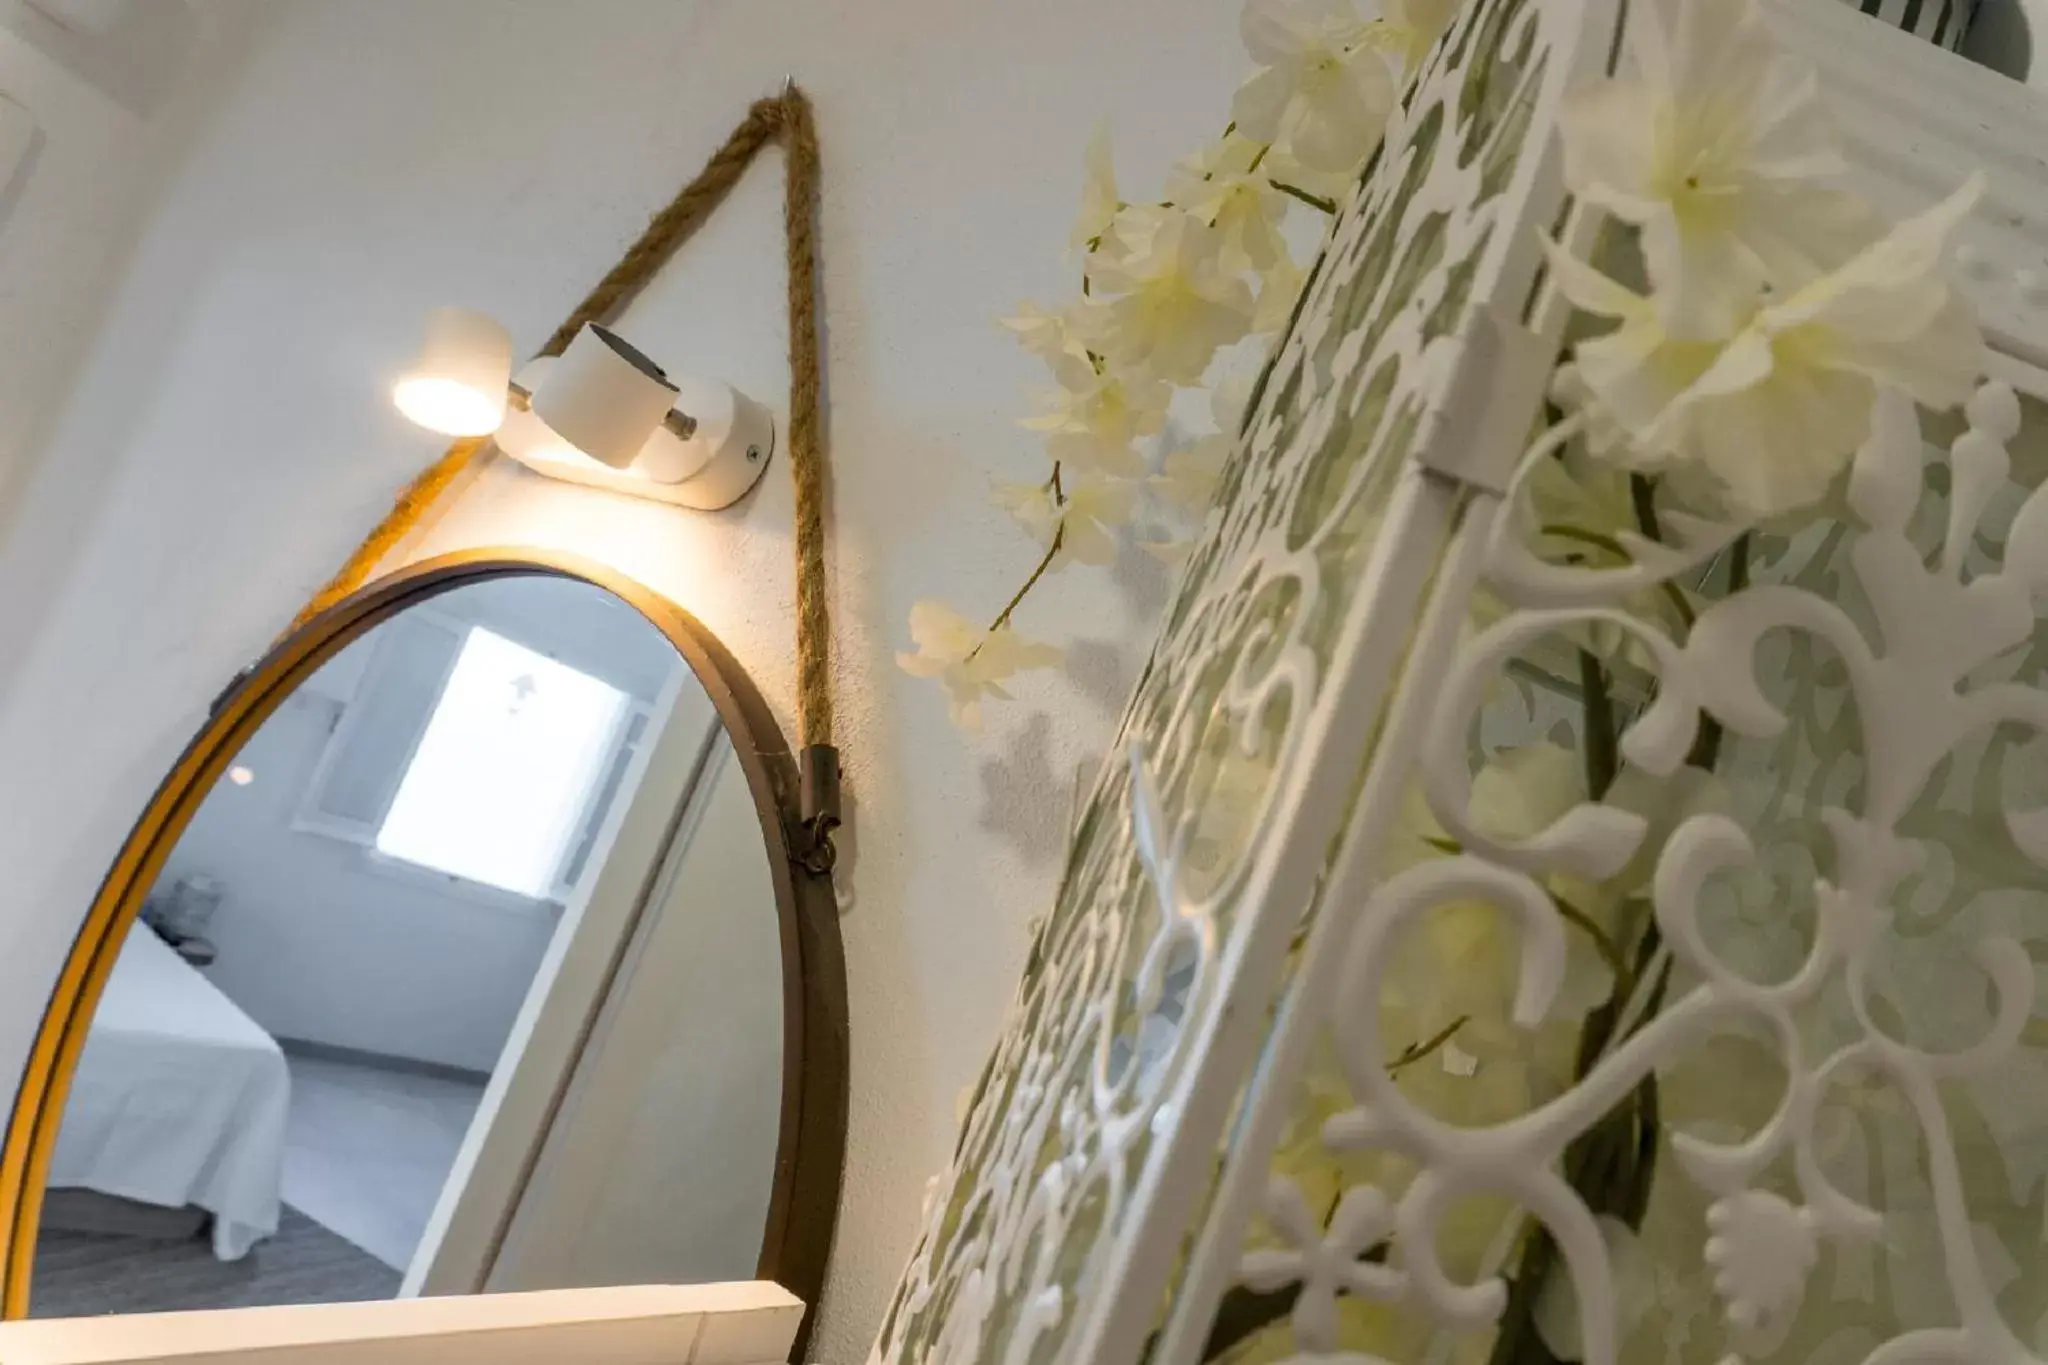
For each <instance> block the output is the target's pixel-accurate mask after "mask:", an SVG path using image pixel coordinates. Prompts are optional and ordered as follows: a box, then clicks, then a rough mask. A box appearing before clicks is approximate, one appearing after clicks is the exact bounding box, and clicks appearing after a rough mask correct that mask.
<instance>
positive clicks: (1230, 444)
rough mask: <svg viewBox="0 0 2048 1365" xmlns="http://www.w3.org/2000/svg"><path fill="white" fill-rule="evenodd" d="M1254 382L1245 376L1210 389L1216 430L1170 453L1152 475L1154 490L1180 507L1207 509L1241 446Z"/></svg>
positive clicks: (1232, 377)
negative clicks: (1240, 430) (1234, 451)
mask: <svg viewBox="0 0 2048 1365" xmlns="http://www.w3.org/2000/svg"><path fill="white" fill-rule="evenodd" d="M1250 397H1251V392H1250V385H1249V383H1248V382H1246V381H1245V379H1244V377H1243V376H1241V375H1232V376H1229V377H1227V378H1224V379H1221V380H1218V381H1217V383H1216V384H1215V386H1214V387H1213V388H1211V389H1210V390H1209V416H1210V418H1211V420H1213V421H1214V422H1215V423H1216V430H1214V431H1212V432H1210V433H1209V434H1208V435H1206V436H1198V437H1196V438H1194V439H1193V440H1191V441H1187V442H1184V443H1182V444H1180V445H1178V446H1176V447H1175V448H1174V449H1172V450H1169V451H1168V452H1167V453H1166V458H1165V459H1164V460H1162V461H1161V462H1160V470H1159V473H1157V474H1155V475H1153V476H1152V488H1153V491H1154V492H1156V493H1158V494H1159V496H1160V497H1162V498H1164V499H1166V501H1168V502H1170V503H1172V504H1173V505H1174V506H1176V507H1180V508H1183V509H1185V510H1187V511H1190V512H1205V511H1207V510H1208V508H1209V501H1210V499H1211V498H1213V497H1214V496H1215V495H1216V485H1217V483H1218V482H1219V481H1220V480H1221V479H1222V477H1223V466H1224V464H1225V463H1226V462H1227V461H1228V460H1229V459H1230V452H1231V450H1232V449H1233V448H1235V446H1236V445H1237V432H1238V428H1239V427H1241V426H1242V425H1243V424H1244V410H1245V404H1246V403H1247V402H1248V401H1249V400H1250Z"/></svg>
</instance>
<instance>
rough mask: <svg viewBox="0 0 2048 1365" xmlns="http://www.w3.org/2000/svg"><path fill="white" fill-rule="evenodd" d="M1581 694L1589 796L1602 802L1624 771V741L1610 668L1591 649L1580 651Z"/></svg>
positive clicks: (1587, 793) (1587, 792)
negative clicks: (1609, 680) (1619, 731)
mask: <svg viewBox="0 0 2048 1365" xmlns="http://www.w3.org/2000/svg"><path fill="white" fill-rule="evenodd" d="M1579 693H1580V696H1581V697H1582V698H1583V700H1584V702H1585V706H1586V734H1585V739H1584V743H1585V746H1586V753H1585V762H1586V795H1588V796H1590V797H1592V798H1593V799H1594V800H1595V801H1598V800H1600V799H1601V798H1602V797H1604V796H1606V795H1607V789H1608V788H1609V787H1611V786H1613V785H1614V779H1615V778H1616V777H1617V776H1618V775H1619V774H1620V772H1621V744H1620V740H1619V737H1618V735H1617V734H1616V732H1615V727H1614V697H1613V695H1612V694H1610V693H1609V692H1608V690H1607V670H1606V668H1604V667H1602V665H1601V663H1600V660H1599V659H1598V658H1596V657H1595V656H1594V654H1593V651H1591V650H1589V649H1582V650H1580V651H1579Z"/></svg>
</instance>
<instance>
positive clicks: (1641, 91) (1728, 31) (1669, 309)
mask: <svg viewBox="0 0 2048 1365" xmlns="http://www.w3.org/2000/svg"><path fill="white" fill-rule="evenodd" d="M1629 51H1630V54H1631V57H1632V61H1631V63H1630V67H1629V69H1628V70H1627V71H1626V73H1625V74H1624V75H1622V76H1620V77H1618V78H1616V79H1614V80H1610V81H1602V82H1599V83H1597V84H1594V85H1592V86H1591V87H1589V88H1587V89H1585V90H1583V91H1581V92H1579V93H1577V94H1575V95H1574V96H1573V97H1572V98H1571V100H1570V101H1569V103H1568V104H1567V106H1566V108H1565V111H1564V114H1563V117H1562V120H1561V124H1560V131H1561V133H1562V136H1563V141H1564V150H1565V178H1566V181H1567V183H1569V184H1570V186H1571V188H1572V189H1573V190H1575V191H1576V192H1577V193H1579V194H1580V195H1582V196H1584V197H1585V198H1586V199H1587V200H1588V201H1589V202H1591V203H1595V204H1598V205H1600V206H1601V207H1602V208H1605V209H1607V210H1608V211H1609V212H1611V213H1612V214H1614V215H1615V216H1616V217H1617V218H1620V219H1622V220H1623V221H1625V222H1629V223H1633V224H1635V225H1636V226H1637V227H1638V228H1640V229H1641V232H1642V238H1641V242H1642V251H1643V256H1644V261H1645V263H1646V264H1647V266H1648V267H1649V273H1650V282H1651V285H1652V292H1653V295H1654V297H1655V300H1656V304H1657V311H1658V317H1659V319H1660V321H1661V322H1662V323H1663V325H1664V327H1665V328H1666V329H1667V330H1668V331H1669V332H1670V333H1671V334H1672V335H1673V336H1677V337H1683V338H1687V339H1692V340H1701V339H1704V340H1714V339H1718V338H1721V337H1725V336H1726V335H1727V334H1728V333H1729V332H1731V331H1733V330H1734V329H1735V328H1736V327H1737V326H1739V325H1740V323H1741V321H1742V320H1743V319H1744V318H1746V317H1747V316H1748V314H1749V312H1750V310H1751V309H1752V307H1753V304H1754V300H1755V297H1756V293H1757V291H1758V289H1759V288H1760V287H1761V286H1762V285H1763V284H1765V283H1766V281H1775V282H1777V283H1778V284H1779V285H1780V286H1781V287H1783V286H1785V285H1786V284H1788V283H1797V282H1800V281H1803V280H1805V279H1807V278H1810V277H1812V276H1814V275H1816V274H1819V273H1821V272H1822V271H1824V270H1826V269H1828V268H1831V267H1833V266H1835V265H1839V264H1840V263H1841V262H1842V261H1843V260H1845V259H1847V257H1848V256H1849V255H1850V254H1852V253H1853V252H1854V251H1855V250H1856V249H1857V248H1858V247H1860V246H1862V245H1864V244H1865V243H1867V242H1868V241H1869V239H1870V237H1871V236H1874V235H1875V234H1874V233H1873V232H1872V231H1871V230H1870V219H1869V216H1868V215H1867V214H1866V213H1864V212H1862V211H1861V210H1860V209H1858V207H1857V206H1856V205H1855V203H1854V201H1852V200H1850V199H1848V198H1847V197H1846V196H1843V195H1841V194H1839V193H1837V192H1836V191H1834V190H1833V189H1832V188H1831V186H1830V184H1829V182H1830V181H1832V180H1833V179H1834V178H1836V177H1837V176H1839V174H1840V173H1841V171H1842V169H1843V162H1842V158H1841V155H1840V152H1839V150H1838V146H1837V141H1836V136H1835V132H1834V130H1833V128H1832V127H1831V126H1830V125H1829V123H1828V121H1827V118H1826V115H1825V113H1824V112H1823V110H1822V108H1821V101H1820V96H1819V93H1818V89H1817V86H1816V84H1815V80H1814V76H1813V72H1812V71H1811V70H1810V69H1809V68H1808V67H1807V66H1806V65H1805V64H1804V63H1802V62H1799V61H1797V60H1794V59H1793V58H1791V57H1790V56H1788V55H1786V54H1785V52H1784V51H1783V50H1782V49H1781V48H1780V47H1779V46H1778V44H1776V43H1775V42H1774V41H1773V40H1772V39H1771V37H1770V35H1769V34H1768V33H1767V32H1766V31H1765V29H1764V26H1763V21H1762V19H1761V18H1760V17H1759V16H1758V14H1757V12H1756V7H1755V5H1754V3H1753V0H1640V2H1639V3H1638V4H1637V5H1636V6H1635V7H1634V9H1633V10H1632V12H1631V14H1630V19H1629Z"/></svg>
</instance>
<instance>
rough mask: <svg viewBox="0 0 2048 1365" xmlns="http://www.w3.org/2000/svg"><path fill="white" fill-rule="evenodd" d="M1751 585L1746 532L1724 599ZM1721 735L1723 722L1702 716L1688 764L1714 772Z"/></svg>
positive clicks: (1732, 554) (1734, 553) (1732, 558)
mask: <svg viewBox="0 0 2048 1365" xmlns="http://www.w3.org/2000/svg"><path fill="white" fill-rule="evenodd" d="M1748 586H1749V534H1748V533H1747V532H1744V533H1743V534H1742V535H1741V536H1740V537H1738V538H1737V539H1736V542H1735V545H1734V547H1733V548H1732V549H1730V550H1729V552H1728V591H1727V594H1726V595H1725V596H1724V597H1723V598H1722V600H1723V601H1726V600H1727V598H1729V597H1733V596H1735V594H1737V593H1739V592H1741V591H1742V590H1743V589H1744V588H1747V587H1748ZM1721 736H1722V730H1721V722H1720V721H1718V720H1715V719H1714V718H1713V717H1712V716H1703V717H1701V719H1700V732H1699V736H1698V737H1697V738H1696V739H1694V740H1693V744H1692V752H1690V753H1688V754H1687V755H1686V756H1685V761H1686V763H1687V764H1688V765H1690V766H1692V767H1695V768H1704V769H1706V770H1707V771H1708V772H1712V771H1714V766H1715V765H1716V764H1717V763H1719V762H1720V761H1721Z"/></svg>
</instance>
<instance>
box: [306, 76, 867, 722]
mask: <svg viewBox="0 0 2048 1365" xmlns="http://www.w3.org/2000/svg"><path fill="white" fill-rule="evenodd" d="M777 141H780V142H781V143H782V147H783V158H784V164H785V171H784V178H783V228H784V235H785V238H786V259H787V265H788V272H789V472H790V479H791V481H792V482H793V483H794V485H795V489H796V515H795V520H796V636H797V641H796V645H797V648H796V653H797V717H798V720H799V723H800V724H801V726H802V730H803V742H804V744H806V745H829V744H831V743H832V619H831V611H830V607H829V604H828V600H827V598H828V594H827V583H826V574H825V501H826V492H825V432H824V423H823V421H822V419H821V416H820V406H819V405H820V401H821V395H822V391H823V379H822V371H823V358H822V354H821V352H820V349H819V340H820V338H819V332H818V186H819V158H818V133H817V126H816V124H815V122H814V121H813V119H812V116H811V102H810V100H809V99H807V98H806V97H805V96H804V93H803V92H802V91H801V90H799V89H797V88H796V87H795V86H794V85H791V86H789V87H788V88H787V89H785V90H784V91H783V93H782V94H781V95H780V96H778V97H776V98H774V99H765V100H756V101H755V102H754V104H753V107H752V108H750V109H748V110H747V116H746V117H745V118H744V119H742V120H741V121H740V124H739V126H738V127H737V128H734V129H733V130H732V133H731V135H730V136H728V137H727V138H726V140H725V144H724V145H723V146H721V147H720V148H719V149H718V150H717V151H716V152H714V153H713V154H712V156H711V159H710V160H709V161H707V162H705V163H704V169H703V170H701V171H699V172H698V173H697V175H696V177H695V178H694V179H692V180H691V181H690V183H689V184H687V185H685V186H683V188H682V191H681V193H679V194H677V195H676V197H675V198H674V199H673V200H671V201H670V202H669V204H668V206H667V207H666V208H664V209H662V210H661V212H659V213H657V214H655V216H654V218H653V219H652V220H651V221H650V222H649V223H648V224H647V229H646V231H644V232H642V233H641V234H640V237H639V239H638V240H637V241H635V242H634V243H633V245H632V246H630V247H628V248H627V249H626V254H625V255H624V256H623V257H621V258H620V260H619V263H618V264H617V265H615V266H613V267H612V268H611V270H610V271H608V272H607V273H606V274H605V277H604V278H603V279H601V280H599V281H598V282H597V287H596V288H594V289H592V290H591V291H590V293H589V295H588V296H587V297H586V298H585V299H584V300H583V302H582V303H580V304H578V305H577V306H576V310H575V311H574V312H573V313H571V314H569V316H568V317H567V318H566V319H564V320H563V322H562V325H561V326H560V327H557V328H556V329H555V332H554V335H552V336H550V337H549V338H548V341H547V344H546V345H545V346H543V347H541V349H540V354H542V355H544V356H553V355H560V354H561V353H562V352H563V351H564V350H566V349H567V348H568V345H569V342H570V341H571V340H572V339H573V338H574V337H575V335H576V334H577V333H578V332H580V331H582V330H583V325H584V324H585V323H587V322H604V321H607V320H609V319H611V318H613V317H615V316H617V314H618V312H619V311H620V310H621V309H623V308H624V307H625V306H626V305H627V304H629V303H631V302H632V301H633V299H634V297H635V296H636V295H638V294H639V292H640V291H641V290H642V289H643V288H645V287H646V285H647V282H648V281H649V280H651V279H653V278H654V276H655V275H656V274H658V273H660V271H661V268H662V267H663V266H665V265H667V264H668V262H669V260H670V258H671V257H673V256H674V255H675V253H676V250H677V248H679V247H681V246H682V244H683V243H684V242H685V241H687V240H689V238H690V237H691V236H692V235H693V234H694V233H695V232H696V231H697V229H698V228H699V227H701V226H702V225H703V223H704V220H705V219H707V218H709V217H710V216H711V214H712V213H713V212H714V211H715V210H716V209H717V208H718V206H719V205H720V204H722V203H724V202H725V197H726V195H727V194H729V193H731V191H732V188H733V186H734V185H736V184H738V183H739V179H740V176H741V175H743V174H744V173H745V172H746V170H747V167H748V166H750V165H752V164H753V161H754V158H755V157H756V156H758V155H759V154H760V152H761V150H762V149H763V148H764V147H766V146H768V145H769V144H770V143H772V142H777ZM488 444H489V442H488V440H486V439H482V438H469V437H465V438H464V439H462V440H459V441H456V442H455V443H454V444H452V445H450V446H449V447H448V450H447V452H446V453H445V454H443V455H442V456H441V458H440V459H438V460H436V461H435V462H434V463H433V464H431V465H429V466H428V467H427V468H426V469H425V470H424V471H422V472H421V473H420V475H419V476H418V477H417V478H415V479H414V480H413V481H412V482H411V483H409V484H408V485H406V487H405V489H404V490H403V491H402V492H400V493H399V495H398V498H397V500H396V501H394V502H393V503H392V505H391V510H390V511H389V512H387V513H385V515H384V519H383V520H382V521H380V522H378V524H377V526H376V528H375V529H374V530H372V531H371V532H370V534H369V535H368V536H366V537H365V538H364V539H363V543H362V544H361V545H360V546H358V547H357V548H356V551H355V553H353V554H351V555H350V556H349V557H348V559H347V560H346V561H345V562H344V563H343V564H342V566H341V568H340V569H338V570H337V571H336V572H335V574H334V576H333V577H332V578H331V579H329V580H328V581H327V583H326V585H325V586H324V587H322V588H321V589H320V591H318V592H317V593H315V594H313V597H312V599H311V600H310V601H308V602H307V603H306V605H305V606H304V607H303V608H301V609H300V611H299V614H298V615H297V616H295V617H294V618H293V619H292V624H291V629H292V630H297V629H298V628H299V627H300V626H303V625H304V624H305V623H306V622H308V621H310V620H312V619H313V618H314V617H315V616H318V615H319V614H320V613H321V612H323V611H326V610H327V609H328V608H329V607H331V606H333V605H334V604H335V603H337V602H339V601H341V600H342V599H343V598H345V597H347V596H348V595H349V594H350V593H353V592H354V591H355V590H356V589H358V588H360V587H361V586H362V585H363V584H364V583H365V582H367V581H368V580H369V577H370V575H371V574H372V573H374V572H376V569H377V565H378V564H379V563H380V562H382V560H383V559H384V557H385V556H386V555H387V554H389V553H390V552H391V550H392V549H393V547H395V546H396V545H397V544H398V542H399V541H401V540H403V539H404V538H405V536H406V535H407V533H408V532H410V531H411V530H412V529H413V528H414V527H415V526H417V525H418V524H419V522H420V520H421V519H422V518H423V517H424V516H425V515H426V514H427V512H428V511H429V510H430V509H431V508H432V507H433V506H434V505H435V503H436V502H438V501H439V500H440V498H441V497H442V495H443V494H445V493H446V492H447V491H448V488H449V486H450V485H451V484H453V483H454V482H455V480H456V478H457V477H459V476H460V475H461V474H462V472H463V471H464V470H465V469H467V468H468V467H469V466H470V464H471V463H472V462H474V461H475V459H476V458H477V456H478V454H479V453H480V452H481V451H483V450H484V449H485V447H486V446H487V445H488ZM287 633H289V632H287Z"/></svg>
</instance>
